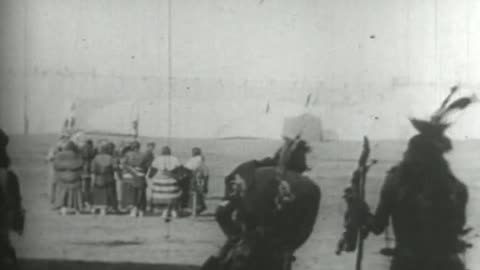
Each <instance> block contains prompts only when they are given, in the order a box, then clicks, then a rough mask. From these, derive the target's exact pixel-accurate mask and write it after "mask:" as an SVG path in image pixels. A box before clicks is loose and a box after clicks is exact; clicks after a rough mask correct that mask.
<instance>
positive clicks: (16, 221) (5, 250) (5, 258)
mask: <svg viewBox="0 0 480 270" xmlns="http://www.w3.org/2000/svg"><path fill="white" fill-rule="evenodd" d="M8 141H9V138H8V136H7V135H6V134H5V132H4V131H3V130H2V129H0V269H18V265H17V259H16V255H15V250H14V249H13V247H12V245H11V243H10V238H9V232H10V231H11V230H12V231H15V232H17V233H18V234H22V232H23V225H24V221H25V216H24V210H23V208H22V198H21V195H20V186H19V183H18V178H17V175H16V174H15V173H14V172H13V171H12V170H10V158H9V157H8V154H7V145H8Z"/></svg>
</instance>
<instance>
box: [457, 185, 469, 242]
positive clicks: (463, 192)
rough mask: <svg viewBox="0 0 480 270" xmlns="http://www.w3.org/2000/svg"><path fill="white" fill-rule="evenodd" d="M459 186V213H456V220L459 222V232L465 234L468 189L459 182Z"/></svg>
mask: <svg viewBox="0 0 480 270" xmlns="http://www.w3.org/2000/svg"><path fill="white" fill-rule="evenodd" d="M458 186H459V190H458V194H457V198H458V211H456V213H457V217H456V220H457V221H458V223H457V224H456V227H457V230H458V231H459V232H463V230H464V229H465V225H466V223H467V203H468V189H467V187H466V186H465V184H463V183H462V182H460V181H458Z"/></svg>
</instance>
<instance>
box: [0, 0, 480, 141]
mask: <svg viewBox="0 0 480 270" xmlns="http://www.w3.org/2000/svg"><path fill="white" fill-rule="evenodd" d="M172 2H173V5H172V39H171V44H172V61H173V62H172V64H173V65H172V71H173V72H172V75H173V76H174V79H175V83H174V86H175V88H174V91H175V92H174V96H175V97H176V98H178V99H183V100H190V101H191V102H206V101H214V100H216V99H218V98H222V99H225V100H231V99H235V100H238V102H241V101H242V99H250V98H256V99H262V100H270V99H272V100H282V101H285V100H289V101H291V102H293V103H299V104H301V103H303V102H304V100H305V97H306V95H307V94H308V93H310V92H312V93H314V96H315V97H316V101H317V102H316V106H318V107H319V108H320V109H319V111H322V110H323V112H324V114H326V113H330V117H328V116H327V117H325V115H323V116H322V118H323V121H324V122H326V124H327V125H330V126H335V123H340V122H341V123H342V124H343V125H344V126H342V125H341V124H339V129H340V130H339V131H338V132H339V134H340V135H341V137H344V138H355V137H357V136H358V135H359V134H362V133H365V132H371V133H374V137H379V138H397V137H398V138H402V137H405V136H408V135H409V134H410V133H411V129H410V127H409V126H408V122H407V121H406V119H407V117H408V116H412V115H414V114H420V116H424V115H426V114H427V113H428V112H429V111H430V110H433V109H435V108H436V106H437V104H438V103H439V101H440V99H441V98H442V97H443V96H444V95H446V93H448V88H449V87H450V86H451V85H452V84H454V83H457V82H460V83H461V84H462V85H464V86H465V88H469V89H475V87H477V86H478V82H479V81H478V78H480V77H479V75H480V61H479V60H480V32H479V31H476V27H477V26H478V25H480V2H478V1H473V0H437V1H434V0H429V1H426V0H425V1H414V0H365V1H358V0H337V1H323V0H296V1H291V0H265V1H263V3H260V1H259V0H242V1H238V0H237V1H233V0H203V1H198V0H174V1H172ZM167 3H168V2H167V1H166V0H161V1H159V0H137V1H129V0H82V1H81V0H35V1H33V0H22V1H14V0H8V1H2V7H1V11H0V12H1V13H2V14H1V15H2V19H1V20H2V23H1V25H0V34H1V36H2V38H1V47H0V60H1V61H2V70H1V74H2V78H3V79H2V84H1V87H2V88H1V90H2V92H1V93H2V99H1V100H2V101H1V102H2V116H1V121H2V123H3V125H4V126H8V127H10V129H12V130H15V131H21V127H22V125H21V122H22V117H21V111H22V110H23V109H22V108H23V91H22V90H23V89H29V93H30V96H31V98H30V101H29V102H30V103H29V104H30V109H29V110H30V111H31V114H32V115H34V116H35V117H36V118H35V117H33V118H34V119H32V120H31V121H32V129H34V130H35V129H36V130H38V131H42V132H45V131H51V130H53V129H54V128H56V124H55V125H53V124H52V125H51V126H49V124H50V123H51V122H55V121H59V117H60V116H59V114H58V109H55V108H54V106H53V107H52V106H50V105H52V104H64V103H65V102H66V101H67V100H69V99H74V98H79V97H90V98H91V97H98V96H101V97H114V96H115V97H116V98H118V97H122V98H124V99H125V98H126V99H135V98H152V97H158V96H160V97H161V96H163V97H165V95H166V94H165V93H166V89H167V87H166V86H167V84H166V78H167V74H168V73H167V53H168V49H167V44H168V43H167V37H168V36H167V14H168V9H167ZM25 73H26V74H28V75H27V79H28V80H27V82H26V83H25V80H24V78H25ZM47 97H48V98H49V99H50V100H53V101H50V102H48V101H47ZM62 106H63V105H62ZM472 111H474V112H472V113H470V114H468V113H467V114H468V115H467V114H465V116H464V117H463V120H462V121H461V123H459V125H458V126H457V127H456V130H454V131H453V134H454V135H455V136H456V137H465V136H469V137H480V127H477V126H479V125H478V121H476V119H477V117H478V116H480V111H479V110H472ZM7 112H9V113H7ZM12 112H16V113H15V114H14V117H11V115H12ZM372 115H374V116H379V117H380V120H375V121H373V122H372V120H371V117H372ZM472 115H475V117H474V116H472ZM7 116H9V117H7ZM53 120H54V121H53ZM472 121H473V123H472ZM348 123H351V124H348ZM364 130H366V131H364Z"/></svg>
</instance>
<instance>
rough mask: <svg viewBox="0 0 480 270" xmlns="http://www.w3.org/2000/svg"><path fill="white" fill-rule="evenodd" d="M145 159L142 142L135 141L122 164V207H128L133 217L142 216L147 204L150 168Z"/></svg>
mask: <svg viewBox="0 0 480 270" xmlns="http://www.w3.org/2000/svg"><path fill="white" fill-rule="evenodd" d="M143 160H144V155H143V154H142V153H140V143H139V142H137V141H135V142H133V143H132V144H131V146H130V151H129V152H127V153H126V154H125V160H124V161H123V164H122V183H123V184H122V207H123V208H126V209H128V210H129V211H130V216H132V217H142V216H143V214H144V212H145V208H146V205H147V198H146V190H145V189H146V188H147V182H146V173H147V170H148V168H147V167H145V166H144V161H143Z"/></svg>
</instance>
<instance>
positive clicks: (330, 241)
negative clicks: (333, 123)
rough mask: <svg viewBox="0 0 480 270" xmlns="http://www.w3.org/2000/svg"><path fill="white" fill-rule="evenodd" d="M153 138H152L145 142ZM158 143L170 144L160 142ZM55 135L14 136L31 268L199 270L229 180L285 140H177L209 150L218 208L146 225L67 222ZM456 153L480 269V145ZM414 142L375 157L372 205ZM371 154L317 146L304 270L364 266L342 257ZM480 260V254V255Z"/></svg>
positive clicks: (387, 145) (379, 263) (377, 241)
mask: <svg viewBox="0 0 480 270" xmlns="http://www.w3.org/2000/svg"><path fill="white" fill-rule="evenodd" d="M144 141H150V140H149V139H145V140H144ZM154 141H156V142H157V145H158V146H161V145H163V144H165V143H166V142H165V140H160V139H156V140H154ZM54 142H55V136H46V135H45V136H43V135H42V136H30V137H24V136H17V137H13V138H12V144H11V145H10V149H9V151H10V154H11V155H12V157H13V161H14V169H15V170H16V171H17V173H18V174H19V176H20V179H21V188H22V191H23V199H24V205H25V207H26V210H27V225H26V231H25V234H24V235H23V236H22V237H16V236H12V238H13V241H14V244H15V247H16V250H17V253H18V256H19V257H20V258H21V259H22V265H23V268H24V269H90V270H96V269H109V270H118V269H137V270H147V269H158V270H159V269H178V270H183V269H196V268H197V267H198V265H200V264H201V263H202V262H203V261H204V260H205V259H206V258H207V257H208V256H209V255H210V254H212V253H213V252H215V251H216V250H217V249H218V247H219V246H220V245H221V244H222V242H223V241H224V237H223V235H222V233H221V231H220V229H219V228H218V226H217V224H216V223H215V221H214V219H213V217H212V215H211V214H212V213H213V210H214V208H215V205H216V204H218V202H219V200H218V198H219V196H221V194H222V192H223V177H224V175H225V174H227V173H228V172H229V171H230V170H231V169H233V168H234V167H235V165H237V164H238V163H240V162H242V161H244V160H247V159H252V158H262V157H265V156H268V155H271V154H272V153H273V152H274V150H275V149H276V148H277V147H278V146H279V144H280V142H276V141H265V140H242V139H237V140H183V139H182V140H181V139H176V140H172V142H171V145H172V149H173V152H174V154H175V155H176V156H178V157H179V158H180V159H181V160H182V161H184V160H185V159H186V158H188V156H189V153H190V149H191V148H192V147H194V146H200V147H202V149H203V150H204V152H205V155H206V158H207V162H208V165H209V166H210V169H211V174H212V176H211V180H210V194H209V199H208V206H209V211H207V213H206V214H205V215H204V216H201V217H198V218H196V219H193V218H182V219H176V220H174V221H172V222H171V223H165V222H164V221H163V220H162V219H161V218H160V217H158V216H149V217H144V218H142V219H138V218H132V217H129V216H106V217H103V218H100V217H96V216H92V215H78V216H68V217H61V216H59V215H58V214H57V213H55V212H53V211H52V210H50V205H49V204H48V199H47V189H48V187H47V180H46V172H47V170H46V163H45V161H44V157H45V154H46V152H47V149H48V147H49V146H50V145H52V144H53V143H54ZM454 146H455V150H454V151H453V152H452V153H451V154H450V155H449V156H448V158H449V160H451V166H452V168H453V171H454V172H455V173H456V175H457V176H458V177H459V178H460V179H462V180H463V181H464V182H465V183H466V184H467V185H468V187H469V189H470V204H469V225H470V226H472V227H474V232H473V233H471V234H470V236H469V237H468V238H469V239H470V240H471V241H472V242H473V243H478V244H477V245H476V246H475V247H474V248H473V249H471V250H470V251H469V252H468V254H466V258H465V260H466V261H467V264H468V266H469V268H470V269H472V270H475V269H480V256H478V255H480V247H478V246H479V245H480V241H479V240H478V233H479V229H480V215H479V213H478V209H477V208H476V206H477V205H479V202H480V182H479V181H476V180H477V179H479V176H480V142H478V141H477V142H475V141H467V142H456V143H455V144H454ZM404 148H405V142H391V141H383V142H374V143H373V144H372V157H374V158H377V159H378V160H379V161H380V162H379V164H377V165H376V166H375V167H373V169H372V170H371V172H370V174H369V178H368V183H367V200H368V202H369V204H370V206H371V207H372V208H374V207H375V205H376V203H377V199H378V192H379V190H380V186H381V183H382V181H383V177H384V176H385V173H386V171H387V170H388V168H389V167H391V166H392V165H393V164H394V163H395V162H397V161H398V160H399V159H400V158H401V155H402V152H403V150H404ZM360 151H361V144H360V143H358V142H329V143H321V144H317V145H314V147H313V151H312V153H311V154H310V156H309V161H308V162H309V165H310V166H311V167H312V171H311V172H310V173H309V175H310V176H311V177H312V179H314V180H315V182H317V183H318V184H319V185H320V187H321V189H322V201H321V207H320V212H319V215H318V221H317V224H316V227H315V230H314V232H313V235H312V236H311V237H310V239H309V240H308V242H307V243H306V244H305V245H304V246H303V247H302V248H301V249H300V250H298V252H297V254H296V255H297V261H296V262H295V264H294V269H295V270H307V269H327V270H343V269H354V261H355V255H354V254H346V255H342V256H336V255H335V254H334V251H335V248H336V243H337V240H338V238H339V237H340V235H341V233H342V215H343V213H344V209H345V206H344V203H343V201H342V200H341V194H342V191H343V188H344V187H345V186H346V185H347V184H348V181H349V178H350V175H351V173H352V171H353V170H354V169H355V167H356V161H357V158H358V155H359V153H360ZM386 245H393V243H390V242H389V241H388V240H386V238H385V237H370V238H368V240H367V242H366V252H365V258H364V269H371V270H377V269H378V270H381V269H388V264H389V261H388V258H386V257H383V256H381V255H380V254H379V253H378V251H379V250H380V249H381V248H383V247H385V246H386ZM474 255H477V256H474Z"/></svg>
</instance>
